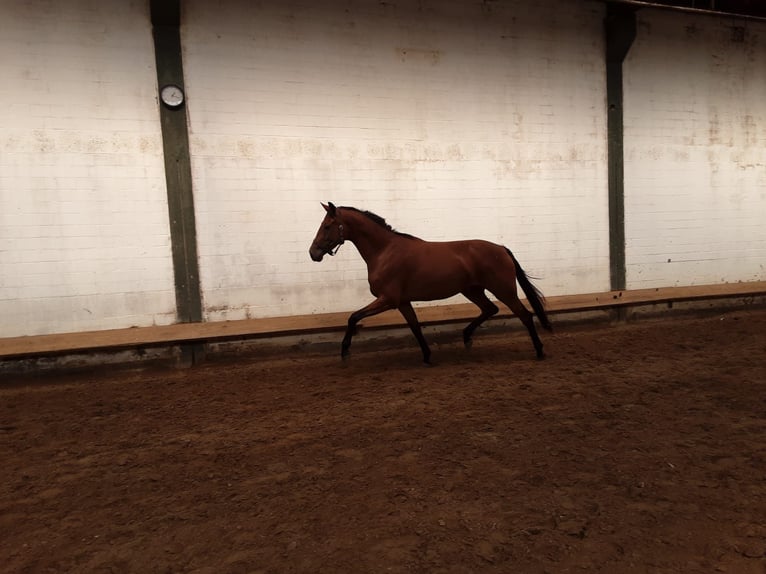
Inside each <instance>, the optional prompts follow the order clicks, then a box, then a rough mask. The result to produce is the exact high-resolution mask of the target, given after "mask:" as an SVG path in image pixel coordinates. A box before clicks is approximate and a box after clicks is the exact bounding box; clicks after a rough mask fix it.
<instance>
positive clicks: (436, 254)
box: [309, 203, 551, 363]
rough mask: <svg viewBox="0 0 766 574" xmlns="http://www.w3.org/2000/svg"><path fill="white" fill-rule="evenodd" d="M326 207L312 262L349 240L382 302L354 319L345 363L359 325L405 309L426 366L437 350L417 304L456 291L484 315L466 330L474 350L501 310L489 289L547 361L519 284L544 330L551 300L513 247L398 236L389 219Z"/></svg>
mask: <svg viewBox="0 0 766 574" xmlns="http://www.w3.org/2000/svg"><path fill="white" fill-rule="evenodd" d="M322 207H324V209H325V211H326V212H327V213H326V214H325V218H324V220H323V221H322V225H320V226H319V231H317V234H316V237H315V238H314V241H313V243H312V244H311V248H310V249H309V254H310V255H311V259H313V260H314V261H321V260H322V258H323V257H324V256H325V254H328V255H335V253H337V251H338V249H340V246H341V245H343V243H344V242H345V241H350V242H351V243H353V244H354V245H356V248H357V249H358V250H359V253H360V255H361V256H362V258H363V259H364V260H365V262H366V263H367V279H368V281H369V283H370V291H371V292H372V294H373V295H374V296H375V300H374V301H373V302H372V303H370V304H369V305H367V306H366V307H363V308H362V309H359V310H358V311H356V312H354V313H352V314H351V316H350V317H349V319H348V329H347V330H346V336H345V337H343V343H342V345H341V357H343V358H344V359H345V358H346V357H347V356H348V350H349V347H350V346H351V337H352V336H353V335H354V332H355V327H356V324H357V323H358V322H359V321H361V320H362V319H364V318H365V317H370V316H372V315H377V314H378V313H382V312H383V311H387V310H389V309H399V312H400V313H401V314H402V315H403V316H404V318H405V319H406V320H407V324H408V325H409V326H410V329H412V333H413V334H414V335H415V338H416V339H417V340H418V343H419V344H420V348H421V350H422V351H423V360H424V361H425V362H426V363H429V362H430V357H431V350H430V349H429V348H428V344H427V343H426V340H425V338H424V337H423V332H422V331H421V329H420V323H419V322H418V318H417V316H416V315H415V310H414V309H413V308H412V301H433V300H435V299H446V298H447V297H451V296H452V295H456V294H457V293H462V294H463V295H465V297H467V298H468V299H469V300H470V301H471V302H473V303H475V304H476V305H478V307H479V309H481V314H480V315H479V316H478V317H477V318H476V319H474V320H473V321H471V323H470V324H469V325H468V326H467V327H466V328H465V329H464V330H463V342H464V343H465V345H466V347H470V346H471V336H472V335H473V332H474V331H475V330H476V328H477V327H478V326H479V325H481V324H482V323H483V322H484V321H486V320H487V319H489V318H490V317H491V316H492V315H494V314H495V313H497V312H498V308H497V305H495V304H494V303H492V301H490V300H489V298H487V295H486V294H485V293H484V291H485V290H488V291H490V292H491V293H493V294H494V295H495V297H497V298H498V299H499V300H500V301H502V302H503V303H505V304H506V305H507V306H508V307H509V308H510V309H511V311H513V312H514V313H515V314H516V316H518V317H519V319H521V322H522V323H524V326H525V327H526V328H527V330H528V331H529V336H530V337H532V343H533V344H534V346H535V351H536V353H537V358H538V359H542V358H543V356H544V355H543V344H542V342H541V341H540V338H539V337H538V336H537V330H536V329H535V324H534V321H533V315H532V313H530V312H529V311H528V310H527V308H526V307H525V306H524V305H523V304H522V302H521V301H520V300H519V297H518V295H517V292H516V281H517V280H518V282H519V285H521V288H522V290H523V291H524V293H525V294H526V296H527V300H528V301H529V303H530V304H531V305H532V309H534V311H535V313H536V314H537V318H538V319H539V320H540V323H541V324H542V326H543V327H545V328H546V329H548V330H549V331H550V330H551V324H550V322H549V321H548V316H547V315H546V313H545V306H544V299H543V296H542V294H541V293H540V291H539V290H538V289H537V288H536V287H535V286H534V285H532V283H531V282H530V280H529V278H528V277H527V275H526V273H524V270H523V269H522V268H521V266H520V265H519V262H518V261H516V258H515V257H514V256H513V254H512V253H511V252H510V251H509V250H508V249H507V248H505V247H503V246H501V245H496V244H494V243H490V242H488V241H482V240H479V239H472V240H467V241H444V242H433V241H423V240H422V239H418V238H417V237H413V236H412V235H407V234H404V233H399V232H397V231H394V229H392V228H391V226H390V225H388V224H387V223H386V221H385V220H384V219H383V218H382V217H380V216H378V215H375V214H374V213H370V212H369V211H360V210H358V209H356V208H354V207H335V206H334V205H333V204H332V203H330V204H329V205H325V204H322Z"/></svg>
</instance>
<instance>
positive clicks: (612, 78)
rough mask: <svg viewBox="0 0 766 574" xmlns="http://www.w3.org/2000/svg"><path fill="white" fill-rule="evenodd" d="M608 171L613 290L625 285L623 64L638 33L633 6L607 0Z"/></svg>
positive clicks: (611, 281) (611, 280) (610, 258)
mask: <svg viewBox="0 0 766 574" xmlns="http://www.w3.org/2000/svg"><path fill="white" fill-rule="evenodd" d="M605 27H606V100H607V171H608V186H609V276H610V286H611V289H613V290H621V289H625V284H626V278H625V275H626V271H625V163H624V162H625V160H624V155H623V141H624V132H623V101H622V64H623V62H624V61H625V57H626V56H627V54H628V51H629V50H630V47H631V45H632V44H633V40H634V39H635V37H636V15H635V11H634V9H633V8H631V7H629V6H624V5H619V4H607V12H606V22H605Z"/></svg>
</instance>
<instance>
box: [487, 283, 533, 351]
mask: <svg viewBox="0 0 766 574" xmlns="http://www.w3.org/2000/svg"><path fill="white" fill-rule="evenodd" d="M495 295H497V298H498V299H500V301H502V302H503V303H504V304H505V305H507V306H508V308H509V309H510V310H511V311H513V314H514V315H516V316H517V317H518V318H519V319H521V322H522V323H524V326H525V327H526V328H527V331H529V336H530V337H532V344H533V345H534V346H535V353H537V358H538V359H543V358H544V357H545V353H543V343H542V341H540V337H538V336H537V329H536V328H535V322H534V315H533V314H532V313H531V312H530V311H529V310H528V309H527V308H526V307H525V306H524V303H522V302H521V301H520V300H519V297H518V296H517V295H516V294H515V293H495Z"/></svg>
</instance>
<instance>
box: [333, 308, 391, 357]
mask: <svg viewBox="0 0 766 574" xmlns="http://www.w3.org/2000/svg"><path fill="white" fill-rule="evenodd" d="M393 308H394V305H391V304H390V303H389V302H388V301H386V300H385V299H384V298H383V297H378V298H377V299H375V301H373V302H372V303H370V304H369V305H367V306H366V307H363V308H361V309H359V311H354V312H353V313H351V316H350V317H349V318H348V328H347V329H346V336H345V337H343V342H342V343H341V345H340V356H341V358H342V359H345V358H346V357H348V350H349V348H350V347H351V337H353V336H354V332H355V331H356V324H357V323H358V322H359V321H361V320H362V319H364V318H365V317H371V316H373V315H377V314H378V313H382V312H383V311H388V310H389V309H393Z"/></svg>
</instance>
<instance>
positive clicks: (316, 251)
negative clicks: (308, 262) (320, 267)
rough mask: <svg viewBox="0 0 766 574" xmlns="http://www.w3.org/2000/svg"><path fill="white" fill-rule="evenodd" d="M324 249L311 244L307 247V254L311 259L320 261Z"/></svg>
mask: <svg viewBox="0 0 766 574" xmlns="http://www.w3.org/2000/svg"><path fill="white" fill-rule="evenodd" d="M324 254H325V251H324V249H320V248H318V247H314V246H313V245H312V246H311V247H310V248H309V255H311V259H313V260H314V261H321V260H322V258H323V257H324Z"/></svg>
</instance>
